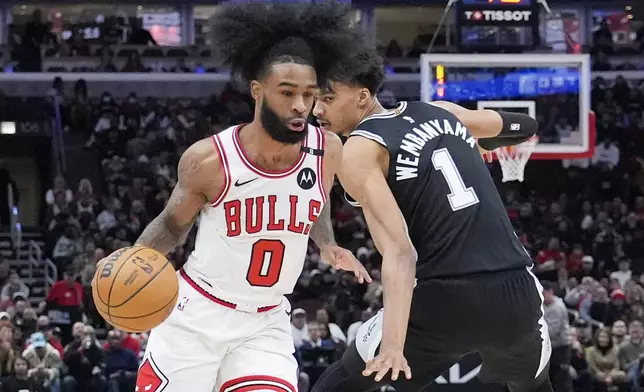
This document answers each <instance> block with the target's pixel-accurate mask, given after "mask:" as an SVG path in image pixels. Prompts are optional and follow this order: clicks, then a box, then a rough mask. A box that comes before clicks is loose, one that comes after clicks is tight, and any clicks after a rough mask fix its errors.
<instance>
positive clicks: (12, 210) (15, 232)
mask: <svg viewBox="0 0 644 392" xmlns="http://www.w3.org/2000/svg"><path fill="white" fill-rule="evenodd" d="M7 200H8V207H9V219H10V224H9V225H10V235H11V242H12V243H13V248H14V250H15V252H16V254H15V255H16V259H18V260H20V256H21V254H20V253H21V251H22V225H21V224H20V209H19V208H18V205H17V204H16V201H15V196H14V194H13V187H12V186H11V185H8V186H7Z"/></svg>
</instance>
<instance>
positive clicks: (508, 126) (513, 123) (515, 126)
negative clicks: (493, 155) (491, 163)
mask: <svg viewBox="0 0 644 392" xmlns="http://www.w3.org/2000/svg"><path fill="white" fill-rule="evenodd" d="M498 113H499V116H501V119H502V120H503V128H502V129H501V132H499V134H498V135H496V136H495V137H491V138H485V139H479V140H478V143H479V146H481V147H482V148H484V149H486V150H488V151H491V150H496V149H497V148H499V147H506V146H516V145H517V144H521V143H523V142H525V141H526V140H528V139H530V138H531V137H532V136H534V135H535V134H536V133H537V129H538V128H539V123H538V122H537V120H535V119H534V118H532V117H530V116H528V115H527V114H521V113H512V112H498Z"/></svg>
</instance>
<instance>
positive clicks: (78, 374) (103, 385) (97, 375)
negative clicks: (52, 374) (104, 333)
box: [63, 322, 108, 392]
mask: <svg viewBox="0 0 644 392" xmlns="http://www.w3.org/2000/svg"><path fill="white" fill-rule="evenodd" d="M90 332H91V330H89V329H88V328H87V326H85V324H83V323H81V322H78V323H76V324H74V329H73V336H74V339H73V340H72V342H71V343H69V344H68V345H67V346H65V355H64V362H65V365H66V366H67V368H68V369H69V375H68V376H66V377H65V378H64V380H63V392H105V391H106V390H107V388H108V383H107V380H106V379H105V377H104V376H103V375H102V372H101V368H100V365H101V363H102V360H103V351H102V350H101V346H100V345H99V344H98V341H96V338H95V337H94V336H93V333H90Z"/></svg>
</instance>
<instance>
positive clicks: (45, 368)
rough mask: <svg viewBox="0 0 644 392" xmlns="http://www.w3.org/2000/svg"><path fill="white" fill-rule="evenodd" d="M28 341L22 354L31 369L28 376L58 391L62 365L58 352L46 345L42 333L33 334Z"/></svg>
mask: <svg viewBox="0 0 644 392" xmlns="http://www.w3.org/2000/svg"><path fill="white" fill-rule="evenodd" d="M29 340H30V344H29V346H27V349H25V351H23V353H22V356H23V357H24V358H25V360H26V361H27V363H28V364H29V367H30V368H31V369H30V370H29V376H31V377H33V378H34V379H36V380H43V379H44V380H45V383H44V385H45V386H49V387H51V388H52V389H55V390H58V388H59V385H60V379H59V377H60V369H61V366H62V365H63V362H62V360H61V359H60V354H59V353H58V350H56V349H55V348H54V347H52V346H51V344H49V343H47V339H46V338H45V335H44V334H43V333H42V332H36V333H34V334H33V335H31V338H30V339H29Z"/></svg>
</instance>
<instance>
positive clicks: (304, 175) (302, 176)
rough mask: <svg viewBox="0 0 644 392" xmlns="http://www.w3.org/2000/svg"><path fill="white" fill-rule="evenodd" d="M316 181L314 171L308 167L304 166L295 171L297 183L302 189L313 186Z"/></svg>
mask: <svg viewBox="0 0 644 392" xmlns="http://www.w3.org/2000/svg"><path fill="white" fill-rule="evenodd" d="M315 181H317V178H316V175H315V171H313V169H311V168H309V167H305V168H304V169H302V170H300V172H299V173H297V185H299V186H300V188H302V189H304V190H308V189H311V188H313V186H314V185H315Z"/></svg>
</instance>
